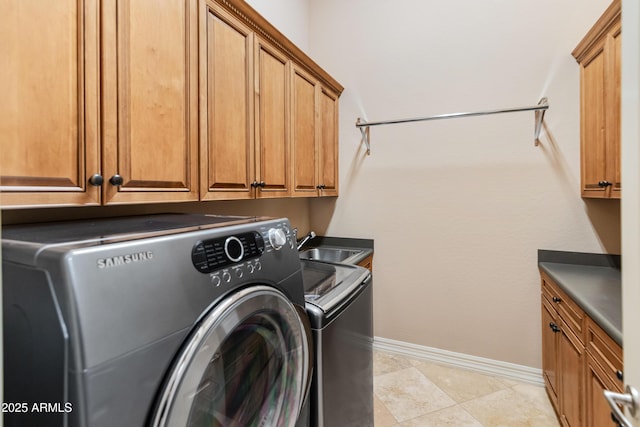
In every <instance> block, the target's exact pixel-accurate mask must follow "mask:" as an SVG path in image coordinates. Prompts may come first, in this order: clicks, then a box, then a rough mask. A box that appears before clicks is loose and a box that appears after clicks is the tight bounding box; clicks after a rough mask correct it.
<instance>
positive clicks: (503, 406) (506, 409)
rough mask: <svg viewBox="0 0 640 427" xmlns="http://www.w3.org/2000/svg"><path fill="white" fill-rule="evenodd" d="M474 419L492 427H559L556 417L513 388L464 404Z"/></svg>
mask: <svg viewBox="0 0 640 427" xmlns="http://www.w3.org/2000/svg"><path fill="white" fill-rule="evenodd" d="M461 406H462V407H463V408H464V409H466V410H467V411H468V412H469V413H470V414H471V415H473V417H474V418H476V419H477V420H479V421H480V422H481V423H482V425H484V426H491V427H513V426H518V427H557V426H558V421H557V419H556V418H555V416H552V415H550V414H548V413H547V412H546V411H543V410H540V409H538V407H537V405H536V403H535V402H534V401H532V400H531V399H529V398H528V397H527V395H526V394H523V393H519V392H517V391H515V390H514V389H513V388H509V389H505V390H500V391H497V392H495V393H492V394H489V395H487V396H483V397H480V398H477V399H473V400H470V401H468V402H465V403H462V404H461Z"/></svg>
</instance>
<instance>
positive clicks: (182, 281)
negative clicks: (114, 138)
mask: <svg viewBox="0 0 640 427" xmlns="http://www.w3.org/2000/svg"><path fill="white" fill-rule="evenodd" d="M2 251H3V252H2V270H3V272H2V274H3V287H4V292H3V309H4V331H3V332H4V398H5V403H11V404H12V406H11V411H5V413H4V422H5V426H34V425H46V426H86V427H101V426H109V427H112V426H145V425H153V426H179V427H184V426H200V425H207V426H212V425H221V426H248V425H260V426H295V425H298V426H301V425H307V423H308V414H307V413H306V412H305V411H306V409H308V406H307V394H308V391H309V384H310V375H311V371H312V349H311V345H312V338H311V336H310V329H309V324H308V319H307V317H306V315H305V311H304V291H303V284H302V275H301V271H300V262H299V259H298V253H297V250H296V249H295V236H294V234H293V232H292V231H291V229H290V225H289V222H288V220H286V219H267V218H255V217H218V216H206V215H179V214H167V215H153V216H137V217H126V218H112V219H100V220H84V221H72V222H60V223H49V224H34V225H20V226H6V227H5V228H4V229H3V234H2ZM7 408H8V406H7ZM3 409H4V406H3Z"/></svg>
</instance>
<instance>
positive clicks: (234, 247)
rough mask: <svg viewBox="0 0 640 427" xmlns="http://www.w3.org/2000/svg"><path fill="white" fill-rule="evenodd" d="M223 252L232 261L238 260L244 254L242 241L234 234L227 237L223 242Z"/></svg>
mask: <svg viewBox="0 0 640 427" xmlns="http://www.w3.org/2000/svg"><path fill="white" fill-rule="evenodd" d="M224 254H225V255H226V256H227V258H229V259H230V260H231V261H233V262H238V261H240V260H241V259H242V257H243V256H244V247H243V246H242V242H241V241H240V239H238V238H237V237H236V236H231V237H227V240H225V242H224Z"/></svg>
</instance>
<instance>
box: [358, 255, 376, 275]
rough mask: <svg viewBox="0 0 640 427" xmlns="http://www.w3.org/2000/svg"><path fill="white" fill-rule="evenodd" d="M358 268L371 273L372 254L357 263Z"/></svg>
mask: <svg viewBox="0 0 640 427" xmlns="http://www.w3.org/2000/svg"><path fill="white" fill-rule="evenodd" d="M358 265H359V266H360V267H364V268H366V269H367V270H369V271H373V254H371V255H369V256H368V257H366V258H365V259H363V260H362V261H360V262H359V263H358Z"/></svg>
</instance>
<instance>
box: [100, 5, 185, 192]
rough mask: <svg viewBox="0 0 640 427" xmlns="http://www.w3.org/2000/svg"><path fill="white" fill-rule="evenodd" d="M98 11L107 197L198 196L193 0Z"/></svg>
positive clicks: (105, 6)
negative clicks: (102, 36)
mask: <svg viewBox="0 0 640 427" xmlns="http://www.w3.org/2000/svg"><path fill="white" fill-rule="evenodd" d="M103 11H104V14H105V15H104V17H103V31H104V32H103V35H104V43H103V58H104V64H103V70H104V79H103V82H104V83H103V84H104V87H103V92H102V95H103V114H104V134H103V135H104V139H103V144H104V145H103V156H104V158H103V162H104V171H105V179H106V180H109V182H110V183H109V182H105V185H104V191H105V193H104V194H105V203H132V202H166V201H184V200H197V199H198V187H197V182H198V145H197V143H198V140H197V135H198V119H197V117H198V108H197V107H198V104H197V102H198V86H197V71H198V69H197V53H198V49H197V19H196V18H197V5H196V0H188V1H184V0H121V1H118V2H104V3H103ZM117 176H120V177H121V184H120V185H118V183H117V182H116V181H114V180H116V179H117ZM112 177H113V178H112Z"/></svg>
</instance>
